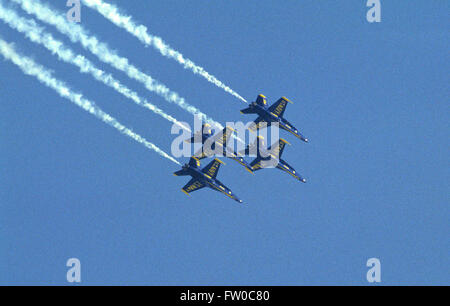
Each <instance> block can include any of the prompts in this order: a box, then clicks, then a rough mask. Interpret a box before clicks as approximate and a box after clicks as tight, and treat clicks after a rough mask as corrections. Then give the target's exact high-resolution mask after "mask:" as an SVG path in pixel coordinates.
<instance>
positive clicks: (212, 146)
mask: <svg viewBox="0 0 450 306" xmlns="http://www.w3.org/2000/svg"><path fill="white" fill-rule="evenodd" d="M233 132H234V130H233V129H232V128H231V127H228V126H227V127H225V128H224V129H223V130H222V131H220V132H219V133H217V134H215V135H213V134H212V131H211V126H210V125H209V124H208V123H205V124H203V125H202V129H201V130H200V131H197V132H196V133H195V134H194V136H192V137H191V138H189V139H186V142H188V143H201V144H202V148H201V149H200V150H199V151H198V152H196V153H195V154H194V157H196V158H197V159H199V160H201V159H204V158H207V157H211V156H214V155H215V154H221V155H223V156H225V157H228V158H230V159H232V160H234V161H237V162H238V163H239V164H241V165H242V166H244V167H245V169H246V170H247V171H248V172H250V173H253V171H252V168H251V167H250V165H249V164H248V163H247V162H246V161H245V160H244V158H243V157H242V156H239V155H238V154H237V153H236V151H234V150H233V149H232V148H230V147H228V145H227V144H228V141H229V140H230V138H231V134H232V133H233Z"/></svg>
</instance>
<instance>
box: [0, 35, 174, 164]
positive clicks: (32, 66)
mask: <svg viewBox="0 0 450 306" xmlns="http://www.w3.org/2000/svg"><path fill="white" fill-rule="evenodd" d="M0 53H1V54H2V55H3V57H4V58H5V59H7V60H9V61H11V62H12V63H14V64H15V65H17V66H18V67H19V68H20V69H21V70H22V71H23V73H25V74H27V75H31V76H34V77H36V78H37V79H38V80H39V81H40V82H41V83H42V84H44V85H46V86H47V87H50V88H52V89H53V90H55V91H56V92H57V93H58V94H59V95H60V96H61V97H63V98H66V99H68V100H70V101H71V102H73V103H75V104H76V105H78V106H79V107H81V108H82V109H84V110H85V111H87V112H88V113H90V114H92V115H94V116H95V117H97V118H98V119H100V120H102V121H103V122H105V123H107V124H108V125H110V126H112V127H113V128H115V129H117V130H118V131H119V132H121V133H123V134H125V135H127V136H128V137H131V138H132V139H134V140H136V141H137V142H139V143H141V144H143V145H144V146H146V147H147V148H149V149H151V150H153V151H155V152H156V153H158V154H159V155H161V156H163V157H165V158H167V159H169V160H171V161H172V162H174V163H176V164H177V165H181V164H180V163H179V162H178V161H176V160H175V159H174V158H173V157H172V156H170V155H169V154H167V153H166V152H164V151H163V150H161V149H160V148H158V147H157V146H156V145H154V144H153V143H151V142H149V141H147V140H146V139H144V138H143V137H142V136H140V135H138V134H136V133H134V132H133V131H131V130H130V129H128V128H127V127H125V126H124V125H122V124H121V123H120V122H118V121H117V120H116V119H115V118H113V117H111V116H110V115H109V114H107V113H105V112H104V111H102V110H101V109H100V108H99V107H98V106H97V105H96V104H95V103H94V102H91V101H89V100H87V99H86V98H84V97H83V95H81V94H79V93H75V92H73V91H71V89H70V88H69V87H68V86H67V85H66V84H65V83H64V82H62V81H60V80H58V79H56V78H54V77H53V76H52V72H51V71H50V70H48V69H46V68H45V67H43V66H41V65H39V64H37V63H36V62H34V61H33V60H32V59H31V58H29V57H26V56H23V55H22V54H18V53H17V52H16V51H15V50H14V47H13V46H12V45H11V44H8V43H7V42H6V41H4V40H3V39H1V38H0Z"/></svg>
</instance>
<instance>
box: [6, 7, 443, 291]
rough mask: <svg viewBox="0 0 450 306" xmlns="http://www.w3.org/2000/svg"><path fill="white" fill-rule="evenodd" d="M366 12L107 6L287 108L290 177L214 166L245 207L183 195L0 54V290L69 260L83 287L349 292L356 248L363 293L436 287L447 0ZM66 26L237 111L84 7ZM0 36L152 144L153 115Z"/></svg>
mask: <svg viewBox="0 0 450 306" xmlns="http://www.w3.org/2000/svg"><path fill="white" fill-rule="evenodd" d="M65 2H66V1H62V0H61V1H52V5H53V6H54V7H57V8H58V9H59V10H61V11H63V10H64V11H65V10H66V8H65ZM115 2H119V1H115ZM381 2H382V22H381V23H379V24H369V23H368V22H367V21H366V18H365V15H366V12H367V8H366V6H365V1H357V0H352V1H329V0H324V1H312V0H311V1H284V2H283V4H281V3H278V2H275V1H258V2H256V1H236V0H233V1H224V0H220V1H206V0H201V1H200V0H196V1H122V3H120V4H119V6H121V7H122V8H123V9H124V10H125V11H126V12H127V13H128V14H130V15H132V16H133V17H134V18H135V19H136V20H138V21H140V22H142V23H143V24H145V25H146V26H147V27H148V28H149V30H150V32H151V33H152V34H155V35H158V36H161V37H162V38H163V39H164V40H165V41H166V42H167V43H169V44H170V45H171V46H172V47H174V48H175V49H177V50H179V51H180V52H182V53H183V54H184V55H185V56H186V57H188V58H190V59H192V60H193V61H194V62H196V63H198V64H199V65H201V66H203V67H204V68H205V69H206V70H207V71H209V72H210V73H212V74H214V75H216V76H217V77H218V78H219V79H220V80H221V81H224V82H225V83H226V84H227V85H229V86H230V87H231V88H233V89H234V90H236V91H237V92H238V93H239V94H240V95H242V96H244V97H245V98H246V99H248V100H253V99H254V98H255V97H256V95H257V94H259V93H263V94H264V95H266V96H267V97H268V99H269V101H270V102H273V101H275V100H276V99H278V98H279V97H281V96H287V97H288V98H290V99H291V100H292V101H294V104H293V105H289V106H288V109H287V111H286V115H285V116H286V118H287V119H288V120H289V121H291V122H292V123H293V124H295V125H296V126H297V127H298V128H299V129H300V130H302V131H303V132H304V134H305V136H307V137H308V138H309V139H310V143H309V144H305V143H303V142H301V141H299V140H297V139H295V138H294V137H292V136H290V135H288V134H284V135H283V136H284V138H286V139H287V140H288V141H289V142H290V143H291V144H292V145H291V146H289V147H287V148H286V150H285V152H284V155H283V157H284V159H285V160H286V161H287V162H289V163H290V164H291V165H292V166H293V167H295V168H296V169H297V170H298V171H299V172H300V173H301V174H302V175H303V176H304V177H305V178H306V179H308V183H307V184H302V183H299V182H298V181H295V180H294V179H293V178H291V177H290V176H288V175H287V174H284V173H281V172H279V171H275V170H273V171H271V170H265V171H259V172H258V173H256V175H254V176H253V175H251V174H249V173H248V172H246V171H245V169H244V168H242V167H241V166H239V165H238V164H237V163H235V162H233V161H230V160H228V161H226V160H225V162H227V165H226V166H224V167H222V169H221V171H220V173H219V176H218V177H219V179H220V180H221V181H222V182H224V183H225V184H226V185H227V186H228V187H230V188H231V189H232V190H233V191H234V192H235V193H236V194H237V195H238V196H239V197H240V198H242V199H243V200H244V201H245V205H239V204H237V203H236V202H234V201H232V200H230V199H228V198H226V197H224V196H223V195H221V194H219V193H217V192H213V191H209V190H201V191H198V192H195V193H193V194H192V196H191V197H187V196H186V195H185V194H183V193H182V192H181V191H180V188H181V187H182V186H183V185H184V184H185V183H186V182H187V178H177V177H174V176H173V175H172V173H173V172H174V171H176V170H178V166H176V165H175V164H173V163H172V162H170V161H169V160H166V159H163V158H161V157H160V156H158V155H157V154H155V153H153V152H152V151H149V150H147V149H146V148H145V147H143V146H142V145H140V144H138V143H136V142H134V141H132V140H130V139H129V138H127V137H124V136H122V135H120V134H119V133H118V132H117V131H116V130H114V129H112V128H110V127H109V126H107V125H105V124H103V123H102V122H101V121H99V120H97V119H95V118H94V117H92V116H90V115H89V114H87V113H86V112H84V111H83V110H81V109H80V108H78V107H76V106H75V105H74V104H72V103H70V102H68V101H66V100H64V99H62V98H60V97H59V96H57V95H56V93H55V92H53V91H52V90H51V89H48V88H46V87H44V86H42V85H41V84H39V83H38V82H37V81H36V80H35V79H34V78H31V77H26V76H24V75H23V74H22V72H21V71H20V70H19V69H17V68H16V67H15V66H14V65H12V64H11V63H9V62H5V61H3V60H2V61H0V72H1V73H0V84H1V85H0V95H1V101H2V103H1V110H2V111H1V112H0V125H1V130H2V132H1V137H0V140H1V158H0V166H1V169H2V170H3V171H2V175H1V176H0V180H1V181H0V183H1V185H2V186H3V188H2V189H1V192H0V209H1V214H0V224H1V225H2V226H1V227H0V240H1V253H0V284H55V285H56V284H57V285H65V284H68V283H67V282H66V271H67V267H66V266H65V263H66V261H67V259H69V258H71V257H76V258H79V259H80V261H81V266H82V284H84V285H99V284H112V285H119V284H148V285H309V284H316V285H332V284H339V285H365V284H367V281H366V272H367V269H368V268H367V267H366V261H367V259H369V258H371V257H376V258H379V259H380V260H381V270H382V284H386V285H394V284H408V285H413V284H447V285H448V284H449V277H448V275H449V269H448V267H449V265H450V262H449V257H448V254H449V253H450V245H449V239H448V237H449V216H450V214H449V188H448V180H449V169H448V165H449V142H448V121H449V108H448V101H449V85H448V84H449V79H448V71H449V68H450V67H449V63H450V59H449V54H448V49H449V36H448V33H449V26H450V23H449V20H448V11H449V8H450V4H449V2H448V1H418V0H415V1H408V2H407V3H406V1H381ZM19 12H20V14H21V15H22V16H25V15H26V14H25V13H24V12H23V11H19ZM82 25H83V26H84V27H85V28H87V29H89V30H90V31H91V32H92V33H95V35H97V36H98V37H99V38H101V39H102V40H103V41H106V42H107V43H108V45H109V46H110V47H111V48H113V49H115V50H117V51H118V52H119V53H120V54H121V55H123V56H126V57H128V58H129V59H130V61H131V62H132V63H134V64H136V65H137V66H138V67H140V68H141V69H142V70H143V71H145V72H147V73H149V74H150V75H152V76H153V77H155V78H156V79H158V80H160V81H161V82H163V83H164V84H166V85H167V86H168V87H170V88H171V89H173V90H174V91H176V92H178V93H180V95H182V96H183V97H184V98H186V100H187V101H188V102H189V103H191V104H193V105H195V106H197V107H198V108H200V109H201V110H202V111H203V112H205V113H207V114H209V115H211V116H212V117H214V118H215V119H217V120H218V121H221V122H222V123H225V122H226V121H236V120H247V119H248V118H246V117H244V116H243V115H241V114H240V113H239V110H240V109H242V108H244V107H245V104H244V103H242V102H241V101H239V100H237V99H236V98H234V97H232V96H231V95H229V94H227V93H225V92H224V91H222V90H220V89H218V88H217V87H215V86H213V85H211V84H210V83H208V82H206V81H205V80H204V79H202V78H200V77H198V76H196V75H193V74H192V73H191V72H189V71H186V70H184V69H183V68H182V67H181V66H179V65H178V64H177V63H176V62H174V61H172V60H168V59H166V58H164V57H162V56H160V55H159V53H157V52H156V51H155V50H154V49H152V48H145V47H143V45H142V44H140V42H139V41H138V40H137V39H135V38H134V37H132V36H130V35H129V34H128V33H126V32H125V31H123V30H121V29H118V28H116V27H115V26H114V25H112V24H111V23H109V22H108V21H107V20H105V19H104V18H103V17H102V16H100V15H99V14H97V13H96V12H94V11H92V10H91V9H89V8H87V7H83V8H82ZM47 29H48V30H50V31H51V32H52V33H54V35H55V36H56V37H57V38H59V39H62V40H64V41H65V42H67V43H70V42H69V41H68V40H67V38H66V37H64V36H63V35H61V34H59V33H57V32H56V31H55V30H54V29H53V28H52V27H48V26H47ZM0 34H1V36H2V37H3V38H4V39H5V40H7V41H12V42H15V43H16V47H17V49H18V50H19V51H21V52H22V53H24V54H26V55H28V56H32V57H33V58H34V59H35V60H36V61H37V62H39V63H41V64H43V65H45V66H47V67H49V68H50V69H52V70H54V71H55V76H56V77H58V78H59V79H62V80H64V81H66V82H67V83H69V84H70V85H71V86H72V88H73V89H74V90H76V91H80V92H82V93H83V94H84V95H85V96H86V97H87V98H89V99H92V100H93V101H95V102H96V103H97V104H98V105H99V106H100V107H102V108H103V109H104V110H105V111H106V112H108V113H110V114H112V115H113V116H115V117H116V118H117V119H118V120H119V121H121V122H122V123H124V124H125V125H127V126H128V127H131V128H133V130H134V131H136V132H138V133H140V134H141V135H143V136H144V137H146V138H147V139H149V140H150V141H152V142H154V143H155V144H157V145H158V146H160V147H161V148H163V149H164V150H165V151H167V152H170V145H171V142H172V140H173V137H174V136H172V135H171V134H170V129H171V124H170V123H169V122H167V121H164V120H163V119H162V118H160V117H158V116H156V115H154V114H153V113H151V112H149V111H146V110H144V109H142V108H140V107H138V106H136V105H134V104H133V103H131V102H129V101H128V100H126V99H124V98H123V97H122V96H120V95H119V94H117V93H115V92H114V91H113V90H111V89H110V88H107V87H105V86H104V85H102V84H100V83H98V82H95V81H94V80H93V79H92V78H91V77H90V76H88V75H82V74H80V73H79V72H78V71H77V70H76V68H75V67H73V66H70V65H68V64H64V63H61V62H58V61H57V59H56V57H54V56H52V55H51V54H50V53H49V52H47V50H45V49H44V48H43V47H41V46H37V45H34V44H32V43H30V42H29V41H28V40H26V39H25V38H24V37H23V36H22V35H21V34H19V33H17V32H15V31H14V30H12V29H10V28H9V27H8V26H6V25H5V24H3V23H1V24H0ZM70 45H71V47H72V48H73V49H74V50H76V51H77V52H80V53H83V54H85V55H86V56H87V57H88V58H89V59H91V60H92V61H94V62H95V63H97V64H98V66H100V67H101V68H102V69H104V70H106V71H108V72H111V73H113V74H114V76H116V77H117V78H119V79H120V80H121V81H123V82H124V83H125V84H127V85H128V86H129V87H131V88H133V89H134V90H136V91H138V92H139V93H140V94H141V95H142V96H145V97H146V98H148V99H149V101H151V102H152V103H154V104H156V105H158V106H159V107H160V108H162V109H164V110H165V111H167V112H168V113H169V114H171V115H173V116H175V117H176V118H177V119H179V120H183V121H188V122H192V120H193V118H192V116H191V115H189V114H188V113H187V112H185V111H183V110H181V109H180V108H179V107H177V106H176V105H173V104H168V103H167V102H165V101H164V100H163V99H162V98H160V97H158V96H157V95H155V94H153V93H151V92H148V91H146V89H145V88H144V87H143V86H142V85H141V84H139V83H136V82H134V81H132V80H130V79H128V78H127V77H126V76H125V75H124V74H123V73H121V72H119V71H116V70H114V69H113V68H111V67H109V66H107V65H105V64H103V63H101V62H99V61H98V60H97V59H96V58H95V57H94V56H92V55H91V54H90V53H88V52H85V51H84V50H83V49H82V48H81V47H80V46H79V45H75V44H70ZM446 101H447V102H446ZM249 118H254V117H249ZM185 161H186V159H181V160H180V162H185Z"/></svg>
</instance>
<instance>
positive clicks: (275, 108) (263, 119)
mask: <svg viewBox="0 0 450 306" xmlns="http://www.w3.org/2000/svg"><path fill="white" fill-rule="evenodd" d="M288 102H289V103H292V102H291V101H290V100H289V99H288V98H286V97H282V98H280V99H279V100H278V101H277V102H275V103H274V104H273V105H272V106H270V107H268V105H267V100H266V97H265V96H263V95H259V96H258V97H257V98H256V101H255V102H252V103H251V104H250V106H249V107H248V108H246V109H243V110H241V114H257V115H258V118H256V120H255V121H254V122H253V123H252V125H251V126H250V127H249V129H250V130H251V131H253V132H254V131H256V130H257V129H259V128H261V127H264V126H270V125H272V124H274V123H278V125H279V127H280V128H282V129H283V130H286V131H288V132H289V133H291V134H293V135H294V136H295V137H297V138H299V139H301V140H303V141H304V142H308V139H307V138H305V137H304V136H303V135H302V134H301V133H300V132H299V131H298V130H297V128H295V127H294V126H293V125H292V124H291V123H289V121H287V120H286V119H284V118H283V114H284V111H285V110H286V106H287V103H288Z"/></svg>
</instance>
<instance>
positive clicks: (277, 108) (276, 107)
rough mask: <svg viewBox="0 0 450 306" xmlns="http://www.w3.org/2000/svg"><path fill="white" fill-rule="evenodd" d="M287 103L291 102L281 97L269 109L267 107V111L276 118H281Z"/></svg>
mask: <svg viewBox="0 0 450 306" xmlns="http://www.w3.org/2000/svg"><path fill="white" fill-rule="evenodd" d="M288 102H291V101H289V100H288V99H287V98H285V97H282V98H280V99H279V100H278V101H277V102H275V103H274V104H273V105H272V106H271V107H269V111H270V112H271V113H272V114H274V115H276V116H278V117H283V114H284V111H285V110H286V106H287V103H288Z"/></svg>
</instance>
